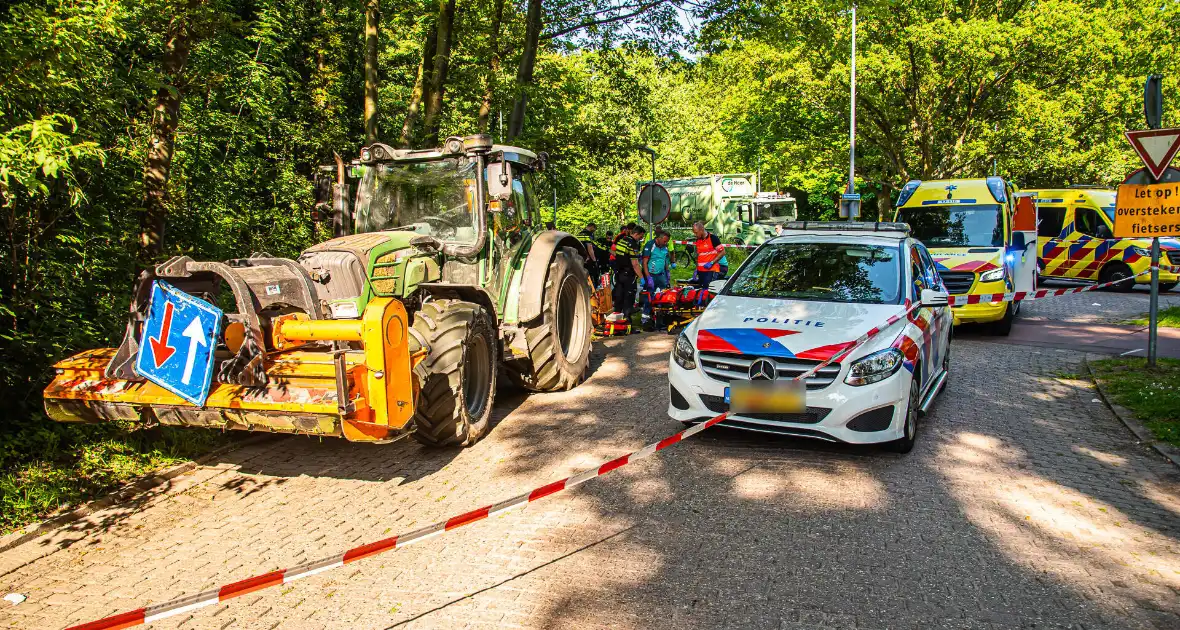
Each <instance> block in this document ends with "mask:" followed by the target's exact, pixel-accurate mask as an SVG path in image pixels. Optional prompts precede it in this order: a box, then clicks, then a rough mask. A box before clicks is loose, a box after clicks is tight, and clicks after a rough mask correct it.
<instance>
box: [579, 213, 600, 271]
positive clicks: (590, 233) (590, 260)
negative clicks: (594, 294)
mask: <svg viewBox="0 0 1180 630" xmlns="http://www.w3.org/2000/svg"><path fill="white" fill-rule="evenodd" d="M597 229H598V226H597V225H595V224H594V222H593V221H591V222H590V223H587V224H586V227H584V228H582V230H581V231H580V232H578V234H577V237H578V240H579V241H582V245H583V246H585V248H586V256H587V263H586V267H587V271H589V272H590V278H591V279H592V280H594V283H595V285H597V283H598V276H599V275H600V274H601V273H602V272H601V271H599V267H598V255H597V252H596V251H595V248H596V247H597V246H598V243H596V242H594V231H595V230H597Z"/></svg>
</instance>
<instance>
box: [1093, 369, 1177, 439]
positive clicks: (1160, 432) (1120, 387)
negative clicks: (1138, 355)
mask: <svg viewBox="0 0 1180 630" xmlns="http://www.w3.org/2000/svg"><path fill="white" fill-rule="evenodd" d="M1090 366H1091V367H1092V368H1093V369H1094V375H1095V376H1097V377H1098V380H1099V381H1101V383H1102V389H1103V390H1105V391H1106V393H1107V394H1109V395H1110V397H1111V399H1112V401H1113V402H1116V403H1118V404H1120V405H1122V406H1124V407H1126V408H1128V409H1130V410H1131V411H1132V412H1134V414H1135V416H1136V417H1138V418H1139V419H1140V420H1142V421H1143V424H1145V425H1147V428H1149V429H1151V432H1152V433H1154V434H1155V437H1156V438H1158V439H1160V440H1162V441H1164V442H1168V443H1169V444H1172V445H1173V446H1180V360H1178V359H1159V360H1158V362H1157V365H1156V367H1155V369H1148V368H1147V361H1146V359H1102V360H1099V361H1093V362H1091V363H1090Z"/></svg>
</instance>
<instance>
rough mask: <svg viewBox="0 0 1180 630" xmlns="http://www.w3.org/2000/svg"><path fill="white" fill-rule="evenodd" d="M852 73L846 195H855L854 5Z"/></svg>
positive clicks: (851, 206)
mask: <svg viewBox="0 0 1180 630" xmlns="http://www.w3.org/2000/svg"><path fill="white" fill-rule="evenodd" d="M851 68H852V72H851V76H850V79H851V80H850V84H851V88H850V99H849V100H850V102H851V105H850V111H849V116H848V194H849V195H852V194H855V193H856V5H855V4H854V5H852V66H851ZM859 210H860V200H853V199H849V201H848V220H849V221H852V220H853V219H855V218H857V217H856V215H858V214H860V212H859Z"/></svg>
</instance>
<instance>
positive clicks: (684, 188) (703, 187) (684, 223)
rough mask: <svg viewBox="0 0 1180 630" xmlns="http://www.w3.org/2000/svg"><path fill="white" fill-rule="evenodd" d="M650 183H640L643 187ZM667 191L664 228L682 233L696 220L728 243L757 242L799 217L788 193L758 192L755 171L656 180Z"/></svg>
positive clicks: (793, 200)
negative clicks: (667, 211) (669, 204)
mask: <svg viewBox="0 0 1180 630" xmlns="http://www.w3.org/2000/svg"><path fill="white" fill-rule="evenodd" d="M649 183H650V182H639V184H638V186H637V187H636V188H637V190H642V189H643V187H644V186H646V185H648V184H649ZM656 183H658V184H660V185H662V186H663V187H664V188H665V189H667V191H668V196H669V197H670V198H671V201H672V210H671V213H670V215H669V217H668V221H667V223H666V224H665V226H664V227H666V228H669V229H670V230H671V231H673V232H674V233H676V234H677V236H683V234H682V232H684V231H685V230H686V229H687V228H690V227H692V224H693V223H694V222H696V221H701V222H702V223H704V224H705V227H706V228H707V229H709V230H710V231H711V232H713V233H714V234H716V235H717V236H718V237H720V238H721V240H722V241H724V242H726V243H739V244H741V243H745V244H758V243H762V242H763V241H765V240H766V239H767V238H770V237H772V236H774V234H775V226H776V225H779V224H782V223H785V222H787V221H793V220H794V219H795V218H796V207H795V199H794V198H793V197H791V196H790V195H788V194H783V193H767V192H758V177H757V175H756V174H754V173H716V174H713V175H700V176H697V177H679V178H675V179H665V180H656Z"/></svg>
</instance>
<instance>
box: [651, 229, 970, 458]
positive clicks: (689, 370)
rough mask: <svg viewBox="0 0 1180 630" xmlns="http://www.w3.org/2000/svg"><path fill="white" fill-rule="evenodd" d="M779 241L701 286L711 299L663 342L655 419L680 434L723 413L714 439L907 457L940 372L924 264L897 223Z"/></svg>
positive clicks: (934, 302)
mask: <svg viewBox="0 0 1180 630" xmlns="http://www.w3.org/2000/svg"><path fill="white" fill-rule="evenodd" d="M785 228H786V229H785V230H784V232H783V235H782V236H779V237H777V238H774V239H772V240H770V241H768V242H766V243H765V244H763V245H762V246H761V247H759V248H758V249H757V250H755V251H754V253H753V254H751V255H750V258H749V259H748V260H746V262H745V263H744V264H743V265H742V267H741V268H740V269H739V270H738V271H737V272H736V273H735V274H734V275H733V277H732V278H730V279H729V280H728V281H724V280H723V281H718V282H717V283H714V286H713V287H711V288H712V289H713V290H714V291H715V292H716V293H717V297H716V298H715V299H714V300H713V302H712V303H711V304H710V305H709V306H708V308H706V309H705V311H704V313H702V314H701V316H700V317H698V318H697V319H695V320H694V321H693V322H692V323H691V324H690V325H689V326H688V327H687V328H686V329H685V330H684V332H682V333H681V334H680V336H679V337H678V338H677V340H676V345H675V347H674V349H673V351H672V355H671V357H670V359H669V364H668V384H669V404H668V415H670V416H671V417H672V418H674V419H676V420H680V421H681V422H684V423H686V424H693V423H698V422H703V421H705V420H708V419H710V418H713V417H715V416H716V415H717V414H719V413H721V412H729V415H728V416H727V417H726V419H725V420H724V421H723V422H722V423H721V424H722V426H729V427H734V428H738V429H745V430H749V431H760V432H763V433H776V434H783V435H792V436H803V437H811V438H818V439H821V440H827V441H831V442H845V443H851V444H886V445H888V447H889V448H891V449H892V450H895V451H898V452H902V453H905V452H908V451H909V450H910V449H911V448H913V445H914V439H915V437H916V436H917V430H918V426H917V420H918V414H919V413H920V412H924V411H925V410H926V409H927V408H929V407H930V405H931V404H932V403H933V401H934V398H935V396H937V395H938V393H939V391H941V389H942V388H943V385H944V384H945V383H946V378H947V374H948V371H947V370H948V366H949V365H950V341H951V328H952V323H953V319H952V315H951V312H950V307H948V306H947V293H946V289H945V287H944V286H943V285H942V281H941V280H940V279H939V275H938V272H937V268H936V266H935V264H934V262H933V260H932V258H931V256H930V253H929V252H928V251H927V250H926V247H925V246H923V245H922V243H921V242H919V241H917V240H915V239H914V238H912V237H911V236H910V231H909V226H907V225H906V224H904V223H844V222H841V223H835V222H832V223H821V222H791V223H787V224H786V225H785ZM918 301H920V303H921V306H920V307H919V308H917V309H916V310H914V311H913V312H912V313H911V314H910V315H909V317H907V318H905V319H904V320H902V321H898V322H897V323H895V324H893V325H892V326H891V327H889V328H886V329H884V330H883V331H882V332H881V333H880V334H878V335H876V336H874V337H872V338H870V339H869V340H868V341H867V342H866V343H865V344H864V345H863V346H861V347H859V348H857V349H855V350H854V351H853V352H852V353H851V354H849V355H848V356H847V357H844V358H842V359H841V360H840V361H839V362H836V363H832V364H831V365H828V366H826V367H823V368H821V369H820V370H819V371H818V372H817V373H816V374H815V375H814V376H812V377H810V378H808V379H807V380H806V383H805V384H804V383H801V382H796V381H792V379H793V378H794V377H796V376H799V375H801V374H804V373H806V372H807V371H808V370H810V369H812V368H814V367H815V366H816V365H819V364H820V363H822V362H823V361H825V360H827V359H829V358H831V357H832V356H835V355H836V354H838V353H839V352H841V351H843V350H845V349H847V348H848V347H849V346H851V345H852V343H853V341H854V340H856V339H857V338H858V337H860V336H861V335H863V334H864V333H866V332H868V331H869V330H871V329H872V328H874V327H877V326H881V325H882V324H884V323H885V321H886V320H887V319H889V318H890V317H891V316H894V315H899V314H901V313H904V312H905V311H906V310H907V309H908V308H909V307H910V306H911V305H912V304H914V303H915V302H918Z"/></svg>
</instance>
